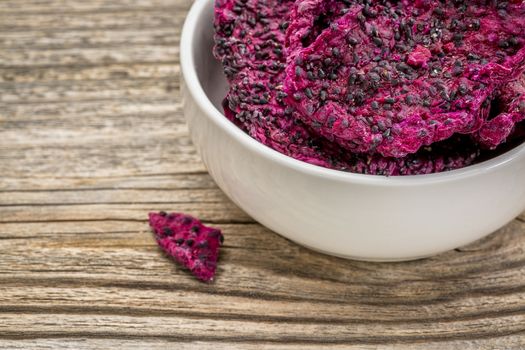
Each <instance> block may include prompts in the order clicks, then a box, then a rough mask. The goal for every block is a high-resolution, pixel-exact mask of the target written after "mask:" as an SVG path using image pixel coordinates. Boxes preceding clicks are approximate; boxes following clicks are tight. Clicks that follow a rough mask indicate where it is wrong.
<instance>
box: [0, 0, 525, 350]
mask: <svg viewBox="0 0 525 350" xmlns="http://www.w3.org/2000/svg"><path fill="white" fill-rule="evenodd" d="M190 5H191V3H190V0H116V1H115V0H112V1H109V0H91V1H81V0H25V1H20V0H3V1H1V2H0V92H1V93H0V348H2V349H31V348H39V349H57V348H60V349H107V348H111V347H114V348H126V349H154V350H156V349H168V348H177V349H321V348H327V349H328V348H329V349H392V350H397V349H409V350H410V349H425V350H427V349H428V350H434V349H523V348H524V347H525V256H524V251H525V236H524V233H525V214H522V215H521V216H520V217H519V218H517V219H516V220H514V221H513V222H512V223H510V224H509V225H507V226H506V227H505V228H503V229H502V230H500V231H499V232H496V233H494V234H492V235H490V236H489V237H487V238H485V239H483V240H481V241H479V242H476V243H474V244H472V245H470V246H467V247H463V248H460V249H456V250H454V251H450V252H447V253H445V254H442V255H440V256H436V257H433V258H430V259H425V260H421V261H414V262H407V263H392V264H378V263H365V262H355V261H345V260H342V259H338V258H333V257H329V256H324V255H320V254H317V253H314V252H312V251H309V250H307V249H305V248H302V247H299V246H297V245H295V244H293V243H291V242H289V241H287V240H286V239H283V238H281V237H280V236H278V235H276V234H275V233H273V232H271V231H269V230H267V229H265V228H264V227H262V226H260V225H258V224H257V223H255V222H254V221H253V220H252V219H251V218H250V217H248V216H247V215H246V214H245V213H243V212H242V211H241V210H240V209H239V208H237V207H236V206H235V205H234V204H233V203H231V202H230V201H229V200H228V199H227V198H226V197H225V196H224V194H223V193H222V192H221V191H220V190H219V189H218V188H217V187H216V185H215V184H214V182H213V181H212V180H211V178H210V176H209V175H208V174H207V173H206V171H205V168H204V166H203V164H202V163H201V161H200V159H199V157H198V155H197V153H196V151H195V148H194V147H193V146H192V144H191V142H190V140H189V138H188V133H187V128H186V125H185V123H184V120H183V115H182V110H181V101H180V97H179V78H178V75H179V66H178V53H179V48H178V43H179V37H180V28H181V25H182V23H183V20H184V18H185V15H186V13H187V10H188V9H189V7H190ZM151 210H167V211H184V212H188V213H191V214H193V215H197V216H199V217H201V218H202V219H203V220H204V221H205V222H207V223H214V224H215V225H217V226H220V227H221V228H222V229H223V230H224V233H225V236H226V242H225V246H224V249H223V250H222V253H221V261H220V265H219V270H218V276H217V279H216V282H215V283H214V284H211V285H208V284H202V283H199V282H197V281H196V280H195V279H193V278H192V277H191V276H189V275H188V274H187V273H186V272H185V271H183V270H181V269H180V268H178V267H177V266H176V265H174V264H173V263H172V262H171V261H170V260H168V259H167V258H165V257H164V256H163V254H162V253H161V252H160V251H159V249H158V248H157V247H156V244H155V242H154V240H153V237H152V236H151V233H150V232H149V229H148V226H147V222H146V216H147V213H148V211H151Z"/></svg>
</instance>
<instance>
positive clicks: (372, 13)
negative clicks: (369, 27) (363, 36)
mask: <svg viewBox="0 0 525 350" xmlns="http://www.w3.org/2000/svg"><path fill="white" fill-rule="evenodd" d="M363 14H364V15H365V16H366V17H368V18H375V17H377V12H376V11H375V10H372V9H371V8H370V7H368V6H365V7H364V8H363Z"/></svg>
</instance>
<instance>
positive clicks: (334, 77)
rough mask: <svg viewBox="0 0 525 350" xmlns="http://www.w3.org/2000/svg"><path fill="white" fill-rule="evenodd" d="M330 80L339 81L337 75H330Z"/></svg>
mask: <svg viewBox="0 0 525 350" xmlns="http://www.w3.org/2000/svg"><path fill="white" fill-rule="evenodd" d="M329 78H330V80H336V79H337V74H335V73H330V75H329Z"/></svg>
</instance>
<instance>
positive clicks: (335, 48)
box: [332, 47, 340, 57]
mask: <svg viewBox="0 0 525 350" xmlns="http://www.w3.org/2000/svg"><path fill="white" fill-rule="evenodd" d="M339 54H340V51H339V49H338V48H337V47H334V48H332V55H334V56H335V57H339Z"/></svg>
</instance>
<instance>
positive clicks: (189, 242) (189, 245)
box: [186, 238, 195, 247]
mask: <svg viewBox="0 0 525 350" xmlns="http://www.w3.org/2000/svg"><path fill="white" fill-rule="evenodd" d="M193 243H195V241H194V240H193V239H191V238H190V239H188V240H186V245H187V246H188V247H191V246H192V245H193Z"/></svg>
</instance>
